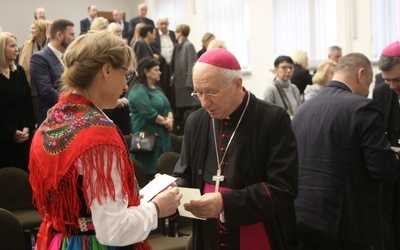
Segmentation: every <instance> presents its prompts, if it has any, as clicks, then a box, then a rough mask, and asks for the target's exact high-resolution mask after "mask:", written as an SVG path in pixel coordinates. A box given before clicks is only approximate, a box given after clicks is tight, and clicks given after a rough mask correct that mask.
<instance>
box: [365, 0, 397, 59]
mask: <svg viewBox="0 0 400 250" xmlns="http://www.w3.org/2000/svg"><path fill="white" fill-rule="evenodd" d="M371 25H372V53H371V55H372V56H371V60H373V61H377V60H379V57H380V55H381V52H382V50H383V48H385V47H386V46H387V45H388V44H390V43H392V42H395V41H396V40H398V39H399V36H400V0H371Z"/></svg>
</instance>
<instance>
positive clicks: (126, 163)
mask: <svg viewBox="0 0 400 250" xmlns="http://www.w3.org/2000/svg"><path fill="white" fill-rule="evenodd" d="M114 161H115V165H116V166H117V168H118V169H117V171H118V173H119V175H120V178H121V180H120V181H121V184H122V193H123V196H124V199H126V200H127V201H128V204H129V206H138V205H139V204H140V200H139V197H138V190H137V189H136V188H135V187H136V185H135V178H134V172H133V166H132V163H131V161H130V159H129V156H128V154H127V152H126V150H125V148H120V147H118V146H115V145H100V146H96V147H93V148H91V149H88V150H87V151H85V153H83V154H81V156H80V157H79V164H81V165H82V171H83V175H82V176H83V183H82V187H78V168H77V163H78V161H75V162H74V164H73V165H71V166H70V167H69V169H68V171H67V172H66V174H65V175H64V176H63V177H62V179H61V180H60V182H59V183H58V184H57V183H55V184H56V186H55V187H54V186H53V185H52V183H53V181H54V180H53V181H50V180H46V176H43V174H42V173H41V172H42V171H40V168H31V176H30V181H31V185H32V187H34V197H35V198H34V203H35V205H36V207H37V208H38V211H39V213H40V214H41V215H42V216H43V217H44V221H46V222H47V226H48V228H49V229H50V230H51V228H53V229H54V230H57V231H59V232H60V233H61V234H62V235H63V236H68V235H69V234H76V233H77V230H78V226H77V223H78V218H79V217H80V212H81V208H82V205H81V202H82V201H81V200H80V199H79V195H78V192H77V190H78V188H81V189H82V191H83V196H84V199H85V202H86V205H87V208H88V210H89V209H90V205H91V204H92V202H93V200H94V199H97V200H98V202H99V203H100V204H101V200H102V198H109V199H111V200H113V201H115V186H114V183H113V181H112V178H111V171H112V166H113V162H114ZM92 176H96V180H95V181H92ZM88 212H89V211H88ZM67 225H69V226H71V227H70V228H72V229H73V230H71V232H68V229H67ZM49 233H50V232H42V234H41V235H43V234H46V235H48V234H49ZM43 237H46V236H44V235H43ZM38 240H39V239H38ZM143 249H147V248H143Z"/></svg>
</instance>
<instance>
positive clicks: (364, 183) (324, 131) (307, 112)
mask: <svg viewBox="0 0 400 250" xmlns="http://www.w3.org/2000/svg"><path fill="white" fill-rule="evenodd" d="M372 77H373V73H372V68H371V62H370V61H369V60H368V58H367V57H366V56H364V55H363V54H360V53H351V54H348V55H346V56H344V57H342V58H341V59H340V60H339V62H338V64H337V65H336V68H335V71H334V76H333V79H332V81H331V82H330V83H329V84H328V85H327V86H326V87H325V88H324V89H323V90H322V91H321V92H320V93H319V94H318V95H317V96H316V97H314V98H312V99H311V100H309V101H307V102H305V103H304V104H302V105H301V106H300V107H299V109H298V110H297V112H296V113H295V115H294V118H293V121H292V127H293V131H294V133H295V135H296V138H297V144H298V151H299V191H298V197H297V199H296V201H295V207H296V216H297V223H298V229H299V234H300V239H301V241H302V244H303V249H324V250H333V249H335V250H337V249H348V250H350V249H352V250H353V249H357V250H361V249H363V250H364V249H365V250H367V249H368V250H371V249H372V247H373V246H378V245H379V244H380V239H381V236H382V232H381V228H380V219H379V209H380V205H379V192H380V188H379V184H380V182H381V181H394V180H396V179H398V178H399V176H400V161H399V158H398V157H399V156H398V155H397V154H396V153H395V152H394V151H393V150H392V149H391V148H390V142H389V141H388V140H387V139H386V137H385V130H384V125H383V119H382V117H383V115H382V111H381V110H380V108H379V106H378V103H377V102H376V101H374V100H371V99H368V98H366V96H367V95H368V91H369V86H370V84H371V82H372Z"/></svg>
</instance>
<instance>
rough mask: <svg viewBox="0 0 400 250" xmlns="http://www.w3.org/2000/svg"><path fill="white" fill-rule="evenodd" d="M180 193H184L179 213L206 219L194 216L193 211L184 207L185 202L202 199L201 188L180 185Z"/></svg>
mask: <svg viewBox="0 0 400 250" xmlns="http://www.w3.org/2000/svg"><path fill="white" fill-rule="evenodd" d="M179 193H181V194H182V199H181V204H180V205H179V207H178V211H179V215H180V216H184V217H189V218H193V219H200V220H205V219H203V218H199V217H196V216H194V215H193V214H192V213H191V212H189V211H186V210H185V208H184V207H183V204H185V203H189V202H190V201H191V200H198V199H200V197H201V193H200V189H198V188H184V187H179Z"/></svg>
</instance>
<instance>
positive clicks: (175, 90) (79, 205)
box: [0, 3, 400, 250]
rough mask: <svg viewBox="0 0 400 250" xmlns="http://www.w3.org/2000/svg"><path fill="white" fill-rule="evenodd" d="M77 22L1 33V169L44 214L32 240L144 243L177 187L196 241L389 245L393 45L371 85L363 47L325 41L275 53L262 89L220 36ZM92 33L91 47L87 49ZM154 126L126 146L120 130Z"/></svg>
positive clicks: (48, 245) (396, 77)
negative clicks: (254, 86)
mask: <svg viewBox="0 0 400 250" xmlns="http://www.w3.org/2000/svg"><path fill="white" fill-rule="evenodd" d="M87 13H88V16H87V18H84V19H83V20H81V22H80V34H79V36H77V37H75V33H74V23H72V22H71V21H69V20H65V19H58V20H53V21H50V20H46V12H45V9H44V8H38V9H36V10H35V11H34V18H35V20H33V21H32V24H31V26H30V31H31V37H30V38H29V39H28V40H27V41H25V42H24V43H23V45H22V47H21V49H19V48H18V46H17V38H16V37H15V36H14V35H13V34H12V33H10V32H8V31H0V93H1V94H0V95H1V97H2V98H0V128H1V131H2V132H1V133H0V138H1V150H0V168H4V167H8V166H15V167H19V168H21V169H24V170H25V171H27V172H28V173H29V174H30V183H31V186H32V190H33V202H34V204H35V206H36V208H37V209H38V211H39V213H40V214H41V215H42V218H43V222H42V225H41V226H40V229H39V231H38V234H37V241H36V249H40V250H46V249H98V248H102V249H151V246H150V245H149V244H148V242H147V241H146V238H147V237H148V235H149V234H150V232H151V231H152V230H154V229H155V228H157V226H158V221H159V220H158V218H163V217H168V216H171V215H174V216H175V215H176V213H177V207H178V206H179V205H180V202H181V198H182V194H181V193H180V191H179V187H190V188H197V189H200V191H201V197H200V198H199V199H195V200H191V201H190V202H188V203H185V204H183V206H184V208H185V209H186V210H187V211H189V212H191V213H192V214H193V215H194V216H196V217H199V218H200V219H201V220H196V219H195V220H194V223H193V231H192V236H191V238H190V240H191V244H190V245H191V247H192V249H267V250H269V249H271V250H275V249H278V250H281V249H282V250H286V249H287V250H289V249H306V250H322V249H323V250H330V249H332V250H334V249H335V250H336V249H343V250H350V249H351V250H353V249H356V250H367V249H368V250H371V249H378V250H386V249H388V250H391V249H400V235H399V232H400V209H399V207H400V206H399V204H400V185H399V181H398V179H399V178H400V160H399V157H400V156H399V151H400V148H399V146H400V132H399V131H400V128H399V127H400V113H399V112H400V108H399V107H400V105H399V96H400V42H394V43H392V44H390V45H388V46H387V47H386V48H385V49H384V50H383V51H382V54H381V57H380V60H379V69H380V70H381V77H382V82H385V83H381V84H378V85H377V86H376V87H375V89H374V92H373V98H372V99H370V98H367V96H368V91H369V87H370V84H371V82H372V79H373V71H372V66H371V62H370V60H369V59H368V58H367V57H366V56H365V55H363V54H361V53H349V54H345V55H343V56H342V49H341V48H340V47H338V46H332V47H330V48H329V49H328V58H327V60H325V61H323V62H321V63H320V64H319V65H318V67H317V69H316V71H315V72H310V70H309V68H308V67H309V66H308V56H307V52H305V51H300V50H299V51H296V52H295V53H293V54H292V55H291V56H286V55H280V56H278V57H277V58H276V59H275V61H274V73H275V74H276V77H275V78H274V81H273V83H271V84H267V87H266V90H265V92H264V96H263V97H264V98H263V100H262V99H259V98H257V97H256V96H255V95H254V94H252V93H251V92H250V91H249V90H247V89H246V88H245V87H244V86H245V84H244V82H243V77H242V71H241V66H240V63H239V62H238V60H237V58H236V57H235V56H234V52H233V53H232V52H230V51H229V49H228V48H227V44H226V43H225V41H223V40H219V39H217V38H216V36H215V35H214V34H212V33H206V34H204V36H203V38H202V48H201V50H200V51H198V52H196V50H195V47H194V45H193V44H192V43H191V42H190V40H189V39H188V37H189V35H190V31H191V30H190V26H189V25H187V24H178V25H177V26H176V27H175V30H174V31H172V30H169V28H168V25H169V22H168V18H167V17H166V16H162V15H160V16H159V17H157V20H156V24H155V23H154V22H153V20H151V19H149V18H147V17H146V15H147V6H146V4H143V3H142V4H139V6H138V16H137V17H135V18H132V19H131V20H129V22H128V21H125V20H123V16H122V13H121V12H120V11H119V10H117V9H116V10H114V11H113V20H107V19H106V18H103V17H98V9H97V6H96V5H90V6H89V7H88V9H87ZM93 44H96V46H93ZM139 131H146V132H149V133H152V134H154V135H156V137H157V142H156V145H155V147H154V150H153V151H151V152H149V153H131V152H130V150H129V145H126V143H125V139H124V136H126V135H130V134H134V133H136V132H139ZM171 133H176V134H180V135H183V142H182V147H181V152H180V159H179V160H178V162H177V163H176V166H175V169H174V171H173V173H172V175H173V176H174V177H176V178H177V180H176V181H175V182H173V183H172V184H170V185H169V186H168V187H167V188H165V189H164V190H163V191H162V192H160V193H159V194H157V195H156V196H155V197H154V198H153V199H152V200H151V201H150V202H148V203H141V196H140V195H139V187H138V184H137V181H136V177H135V172H134V168H133V165H132V164H133V163H132V160H131V159H132V158H135V159H136V160H137V161H139V162H140V163H141V164H142V165H143V168H144V169H143V170H144V172H145V176H146V181H147V182H149V181H151V180H152V179H154V178H157V161H158V159H159V157H160V156H161V155H162V154H163V153H165V152H169V151H172V148H171V138H170V135H171Z"/></svg>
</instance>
